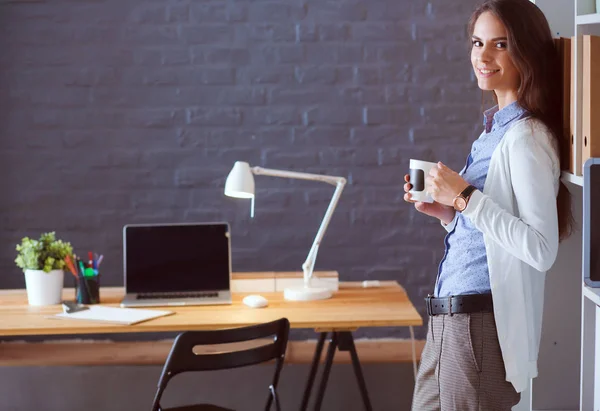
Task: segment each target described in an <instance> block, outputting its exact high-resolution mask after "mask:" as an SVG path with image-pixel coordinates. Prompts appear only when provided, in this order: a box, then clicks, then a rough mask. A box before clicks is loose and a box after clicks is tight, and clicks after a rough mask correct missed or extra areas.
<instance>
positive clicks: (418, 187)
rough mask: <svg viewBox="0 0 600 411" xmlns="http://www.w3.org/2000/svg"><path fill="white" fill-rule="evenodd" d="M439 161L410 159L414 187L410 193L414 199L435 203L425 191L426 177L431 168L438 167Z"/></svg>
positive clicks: (411, 178) (411, 182)
mask: <svg viewBox="0 0 600 411" xmlns="http://www.w3.org/2000/svg"><path fill="white" fill-rule="evenodd" d="M436 166H437V163H431V162H429V161H421V160H415V159H412V158H411V159H410V173H409V174H410V184H411V185H412V189H411V190H410V191H409V193H410V194H411V196H412V199H413V200H415V201H421V202H423V203H433V198H431V195H429V194H428V193H427V191H425V179H426V178H427V176H428V175H429V170H431V169H432V168H433V167H436Z"/></svg>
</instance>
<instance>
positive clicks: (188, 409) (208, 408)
mask: <svg viewBox="0 0 600 411" xmlns="http://www.w3.org/2000/svg"><path fill="white" fill-rule="evenodd" d="M161 411H235V410H232V409H231V408H224V407H219V406H218V405H212V404H196V405H184V406H181V407H174V408H161Z"/></svg>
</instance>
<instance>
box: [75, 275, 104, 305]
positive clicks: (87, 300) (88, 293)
mask: <svg viewBox="0 0 600 411" xmlns="http://www.w3.org/2000/svg"><path fill="white" fill-rule="evenodd" d="M99 279H100V276H99V275H94V276H89V277H86V276H82V275H80V276H78V277H77V283H76V284H75V301H76V302H77V303H79V304H99V303H100V281H99Z"/></svg>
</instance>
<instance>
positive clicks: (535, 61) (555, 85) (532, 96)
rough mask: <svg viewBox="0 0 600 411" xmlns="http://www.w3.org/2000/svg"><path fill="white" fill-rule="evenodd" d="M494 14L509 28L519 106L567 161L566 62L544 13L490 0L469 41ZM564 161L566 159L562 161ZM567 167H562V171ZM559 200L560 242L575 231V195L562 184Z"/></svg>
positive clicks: (517, 0)
mask: <svg viewBox="0 0 600 411" xmlns="http://www.w3.org/2000/svg"><path fill="white" fill-rule="evenodd" d="M485 12H490V13H492V14H493V15H494V16H496V18H498V19H499V20H500V21H501V22H502V23H503V24H504V27H506V32H507V37H508V53H509V54H510V56H511V58H512V61H513V63H514V65H515V67H516V68H517V70H518V71H519V74H520V86H519V90H518V92H517V103H518V104H519V105H520V106H521V107H522V108H523V109H525V110H527V112H528V113H529V116H530V117H532V118H537V119H539V120H540V121H541V122H542V123H544V124H545V125H546V127H548V129H549V130H550V132H551V134H552V137H553V140H554V141H553V143H554V147H555V149H556V151H557V155H558V158H559V159H563V158H564V156H561V153H560V149H561V144H560V138H561V136H562V134H563V116H562V104H563V102H562V98H563V96H562V85H561V84H562V70H561V67H562V62H561V60H560V56H559V54H558V51H557V49H556V47H555V45H554V40H553V38H552V33H551V32H550V26H549V25H548V21H547V20H546V17H545V16H544V13H542V11H541V10H540V9H539V8H538V7H537V6H536V5H535V4H533V3H532V2H531V1H530V0H487V1H486V2H485V3H483V4H482V5H480V6H479V7H477V8H476V9H475V11H474V12H473V14H472V15H471V19H470V20H469V26H468V31H469V41H471V37H472V36H473V30H474V29H475V23H476V22H477V19H478V18H479V16H481V15H482V14H483V13H485ZM561 161H562V160H561ZM563 168H565V167H564V164H561V165H560V169H561V170H562V169H563ZM559 184H560V188H559V190H558V196H557V199H556V204H557V210H558V233H559V239H560V240H561V241H562V240H564V239H566V238H567V237H568V236H569V235H570V234H571V232H572V231H573V214H572V211H571V194H570V193H569V190H568V189H567V187H566V186H565V185H564V183H563V182H562V181H559Z"/></svg>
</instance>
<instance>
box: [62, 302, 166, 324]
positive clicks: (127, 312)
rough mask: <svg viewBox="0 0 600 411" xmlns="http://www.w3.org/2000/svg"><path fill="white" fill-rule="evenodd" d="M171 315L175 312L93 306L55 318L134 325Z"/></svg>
mask: <svg viewBox="0 0 600 411" xmlns="http://www.w3.org/2000/svg"><path fill="white" fill-rule="evenodd" d="M170 314H173V311H159V310H142V309H138V308H118V307H104V306H101V305H91V306H89V309H88V310H83V311H78V312H76V313H73V314H66V313H60V314H56V315H55V316H54V317H53V318H62V319H73V320H87V321H103V322H109V323H113V324H124V325H132V324H137V323H140V322H142V321H148V320H152V319H154V318H158V317H163V316H166V315H170Z"/></svg>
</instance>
